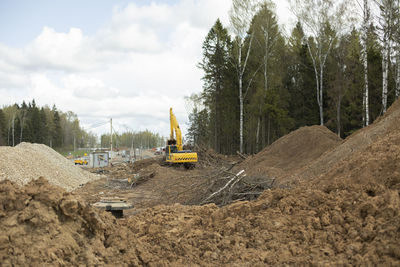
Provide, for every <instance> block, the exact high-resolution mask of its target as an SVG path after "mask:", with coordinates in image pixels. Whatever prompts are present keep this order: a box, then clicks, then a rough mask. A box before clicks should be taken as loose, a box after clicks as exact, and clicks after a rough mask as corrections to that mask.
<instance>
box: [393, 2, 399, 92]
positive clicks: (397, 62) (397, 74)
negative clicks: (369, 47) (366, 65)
mask: <svg viewBox="0 0 400 267" xmlns="http://www.w3.org/2000/svg"><path fill="white" fill-rule="evenodd" d="M394 25H397V27H395V28H394V29H395V31H394V43H395V46H394V48H395V51H396V55H395V57H396V58H395V64H396V65H395V66H396V68H395V69H396V73H395V75H396V77H395V81H396V91H395V97H396V99H398V98H399V97H400V28H399V27H398V25H400V0H396V1H395V24H394Z"/></svg>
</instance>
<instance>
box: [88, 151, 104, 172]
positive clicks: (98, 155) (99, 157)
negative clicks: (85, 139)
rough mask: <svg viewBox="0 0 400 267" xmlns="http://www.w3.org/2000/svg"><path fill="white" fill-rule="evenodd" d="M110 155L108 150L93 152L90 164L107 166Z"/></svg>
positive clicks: (95, 166) (97, 166)
mask: <svg viewBox="0 0 400 267" xmlns="http://www.w3.org/2000/svg"><path fill="white" fill-rule="evenodd" d="M108 163H109V157H108V153H107V152H93V153H90V155H89V166H90V167H92V168H99V167H107V166H108Z"/></svg>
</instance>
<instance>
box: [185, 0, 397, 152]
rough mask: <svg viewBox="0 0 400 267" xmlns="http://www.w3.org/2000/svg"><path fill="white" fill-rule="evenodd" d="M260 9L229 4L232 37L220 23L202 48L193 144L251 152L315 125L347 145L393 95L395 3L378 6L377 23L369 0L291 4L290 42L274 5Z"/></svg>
mask: <svg viewBox="0 0 400 267" xmlns="http://www.w3.org/2000/svg"><path fill="white" fill-rule="evenodd" d="M256 2H257V3H255V1H252V0H233V5H232V9H231V11H230V28H231V29H233V31H231V32H229V31H228V28H227V27H225V26H224V25H223V24H222V23H221V21H220V20H217V21H216V22H215V24H214V25H213V26H212V28H211V29H210V31H209V33H208V35H207V36H206V38H205V40H204V42H203V47H202V50H203V56H202V60H201V62H199V64H198V66H199V68H201V69H202V70H203V73H204V75H203V82H204V84H203V91H202V92H201V93H200V94H197V95H192V96H190V97H187V99H186V100H187V101H188V102H190V103H191V105H192V106H193V110H192V112H191V114H190V115H189V130H188V133H187V139H188V140H189V141H190V142H191V143H192V144H197V145H200V146H206V147H212V148H214V150H215V151H217V152H219V153H224V154H232V153H235V152H236V151H240V152H244V153H256V152H258V151H260V150H261V149H262V148H264V147H265V146H267V145H269V144H271V143H272V142H273V141H275V140H276V139H278V138H279V137H281V136H283V135H285V134H287V133H288V132H290V131H292V130H295V129H297V128H299V127H302V126H306V125H316V124H319V125H325V126H326V127H328V128H329V129H331V130H332V131H334V132H336V133H337V134H338V135H339V136H341V137H346V136H348V135H350V134H351V133H352V132H354V131H355V130H357V129H359V128H361V127H364V126H367V125H368V124H369V123H370V122H372V121H373V120H375V119H376V118H377V117H378V116H380V115H382V114H383V113H384V112H386V109H387V107H388V106H389V105H390V104H391V103H393V102H394V101H395V99H397V98H398V97H399V95H400V30H399V28H398V26H397V25H398V24H397V22H398V21H399V18H400V16H399V1H398V0H378V1H374V4H376V5H377V7H379V10H380V13H379V14H377V15H376V17H375V18H372V16H371V6H370V5H371V3H370V1H367V0H364V1H363V3H361V2H360V1H358V3H359V6H353V8H351V7H352V6H351V5H350V4H349V3H350V2H349V1H333V0H324V1H317V0H291V1H289V2H290V6H291V9H292V10H293V13H294V15H295V17H296V18H297V20H298V23H297V24H296V26H295V27H294V28H293V29H292V30H291V33H290V35H289V36H286V34H285V32H284V31H283V30H282V29H281V28H280V27H279V25H278V22H277V17H276V13H275V6H274V4H273V3H272V2H270V1H262V3H261V4H260V3H259V1H256ZM357 8H358V10H359V11H360V12H359V14H360V15H359V16H358V17H356V16H352V14H358V13H357V12H356V11H357ZM357 21H360V22H361V23H359V24H360V25H361V26H356V25H357V24H356V22H357Z"/></svg>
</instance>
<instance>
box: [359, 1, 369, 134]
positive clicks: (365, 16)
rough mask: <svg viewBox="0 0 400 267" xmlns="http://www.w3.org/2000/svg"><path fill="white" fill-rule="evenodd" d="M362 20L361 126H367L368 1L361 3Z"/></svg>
mask: <svg viewBox="0 0 400 267" xmlns="http://www.w3.org/2000/svg"><path fill="white" fill-rule="evenodd" d="M362 9H363V19H362V29H361V61H362V63H363V67H364V93H363V126H368V125H369V90H368V53H367V51H368V49H367V48H368V28H369V24H370V15H371V11H370V7H369V4H368V0H364V1H363V5H362Z"/></svg>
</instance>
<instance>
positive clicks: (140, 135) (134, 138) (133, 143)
mask: <svg viewBox="0 0 400 267" xmlns="http://www.w3.org/2000/svg"><path fill="white" fill-rule="evenodd" d="M100 143H101V147H102V148H109V147H110V134H103V135H102V136H101V137H100ZM165 144H166V141H165V140H164V138H163V137H162V136H160V135H159V134H158V133H152V132H150V131H148V130H146V131H141V132H125V133H122V134H119V133H113V147H114V148H121V147H125V148H131V147H133V148H143V149H149V148H154V147H163V146H165Z"/></svg>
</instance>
